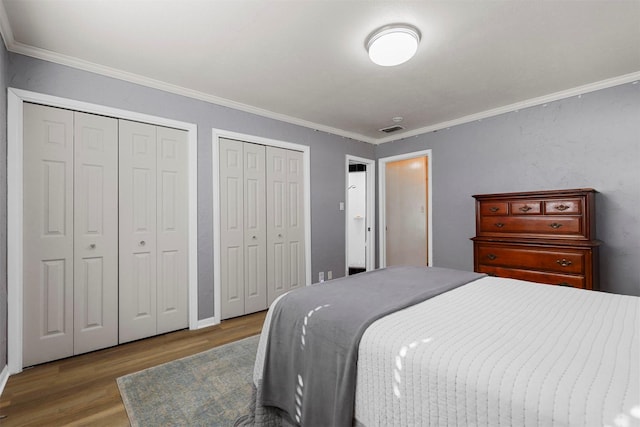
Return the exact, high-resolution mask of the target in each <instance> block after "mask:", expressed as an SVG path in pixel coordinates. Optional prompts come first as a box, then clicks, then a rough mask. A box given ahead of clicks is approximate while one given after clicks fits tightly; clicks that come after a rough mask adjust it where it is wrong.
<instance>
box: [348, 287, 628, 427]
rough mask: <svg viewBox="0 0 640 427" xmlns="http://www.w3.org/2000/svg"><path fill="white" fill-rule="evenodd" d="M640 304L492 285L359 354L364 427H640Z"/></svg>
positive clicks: (402, 325)
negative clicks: (469, 426) (454, 426)
mask: <svg viewBox="0 0 640 427" xmlns="http://www.w3.org/2000/svg"><path fill="white" fill-rule="evenodd" d="M639 342H640V298H637V297H628V296H621V295H613V294H606V293H601V292H593V291H582V290H576V289H571V288H560V287H555V286H554V287H551V286H545V285H538V284H532V283H528V282H522V281H518V280H512V279H498V278H491V277H488V278H485V279H481V280H478V281H476V282H473V283H470V284H468V285H465V286H463V287H461V288H458V289H455V290H453V291H450V292H448V293H446V294H443V295H440V296H438V297H435V298H432V299H430V300H428V301H425V302H424V303H421V304H418V305H416V306H413V307H410V308H408V309H405V310H402V311H400V312H397V313H395V314H392V315H389V316H387V317H385V318H383V319H381V320H379V321H377V322H375V323H374V324H372V325H371V326H370V327H369V328H368V329H367V331H365V333H364V335H363V337H362V341H361V342H360V351H359V359H358V379H357V393H356V418H357V419H358V420H359V421H360V422H362V423H363V424H365V425H367V426H418V425H434V426H444V425H461V426H462V425H465V426H466V425H483V426H525V425H526V426H553V425H557V426H566V425H573V426H603V425H611V426H624V425H639V424H640V350H639Z"/></svg>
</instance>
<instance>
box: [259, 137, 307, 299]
mask: <svg viewBox="0 0 640 427" xmlns="http://www.w3.org/2000/svg"><path fill="white" fill-rule="evenodd" d="M266 164H267V297H268V298H267V302H268V304H271V303H272V302H273V300H274V299H276V298H277V297H278V296H279V295H282V294H283V293H285V292H287V291H289V290H291V289H294V288H297V287H300V286H302V284H303V283H304V280H305V268H304V266H305V259H304V222H303V221H304V217H303V212H304V209H303V200H304V199H303V198H304V185H303V182H304V181H303V170H302V165H303V163H302V153H300V152H297V151H292V150H286V149H282V148H276V147H267V163H266Z"/></svg>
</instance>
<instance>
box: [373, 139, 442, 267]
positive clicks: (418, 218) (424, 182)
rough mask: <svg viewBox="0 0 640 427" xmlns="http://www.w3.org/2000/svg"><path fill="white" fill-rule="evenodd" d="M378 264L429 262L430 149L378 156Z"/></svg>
mask: <svg viewBox="0 0 640 427" xmlns="http://www.w3.org/2000/svg"><path fill="white" fill-rule="evenodd" d="M379 166H380V170H379V181H378V185H379V194H380V206H379V209H380V247H379V254H380V267H386V266H391V265H433V251H432V233H431V223H432V221H431V150H425V151H421V152H415V153H408V154H403V155H399V156H393V157H386V158H382V159H379Z"/></svg>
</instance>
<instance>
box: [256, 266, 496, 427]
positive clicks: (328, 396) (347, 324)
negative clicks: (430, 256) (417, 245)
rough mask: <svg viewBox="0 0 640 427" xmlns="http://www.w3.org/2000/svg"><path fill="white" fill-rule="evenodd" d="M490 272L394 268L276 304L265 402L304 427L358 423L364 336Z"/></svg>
mask: <svg viewBox="0 0 640 427" xmlns="http://www.w3.org/2000/svg"><path fill="white" fill-rule="evenodd" d="M483 276H484V275H482V274H478V273H471V272H466V271H458V270H450V269H444V268H435V267H390V268H386V269H382V270H376V271H371V272H368V273H361V274H358V275H356V276H351V277H348V278H343V279H337V280H333V281H331V282H329V283H326V284H317V285H313V286H309V287H306V288H303V289H299V290H296V291H292V292H290V293H288V294H286V295H285V296H284V297H282V299H281V300H280V301H279V302H278V304H276V306H275V307H273V309H272V310H273V313H272V319H271V328H270V331H269V341H268V344H267V348H266V353H265V362H264V378H263V384H262V386H263V389H262V393H261V402H258V403H259V404H261V405H263V406H272V407H276V408H279V409H280V410H282V411H283V412H284V413H285V414H287V416H288V417H289V420H290V421H291V422H293V423H295V424H300V425H304V426H351V425H352V424H353V411H354V398H355V386H356V362H357V357H358V345H359V343H360V338H361V337H362V334H363V333H364V331H365V329H366V328H367V326H369V325H370V324H371V323H373V322H374V321H375V320H377V319H379V318H381V317H383V316H385V315H387V314H389V313H393V312H395V311H397V310H401V309H403V308H406V307H409V306H411V305H414V304H417V303H419V302H422V301H425V300H427V299H429V298H431V297H434V296H436V295H439V294H441V293H444V292H446V291H449V290H451V289H454V288H456V287H458V286H461V285H464V284H466V283H469V282H471V281H473V280H476V279H479V278H480V277H483Z"/></svg>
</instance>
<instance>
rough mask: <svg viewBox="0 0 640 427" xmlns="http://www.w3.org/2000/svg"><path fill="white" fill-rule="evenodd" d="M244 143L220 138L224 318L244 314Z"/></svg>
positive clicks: (221, 275) (221, 274) (221, 254)
mask: <svg viewBox="0 0 640 427" xmlns="http://www.w3.org/2000/svg"><path fill="white" fill-rule="evenodd" d="M243 169H244V168H243V143H242V142H240V141H235V140H231V139H220V206H221V207H222V208H221V209H220V283H221V292H220V294H221V299H222V301H221V319H228V318H230V317H236V316H241V315H243V314H245V313H244V303H245V292H244V280H245V279H244V171H243Z"/></svg>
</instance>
